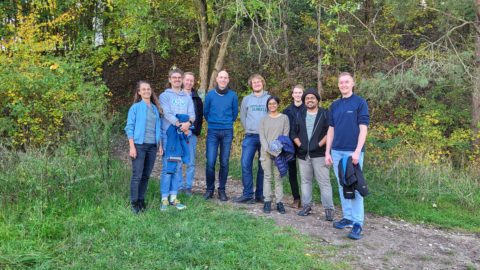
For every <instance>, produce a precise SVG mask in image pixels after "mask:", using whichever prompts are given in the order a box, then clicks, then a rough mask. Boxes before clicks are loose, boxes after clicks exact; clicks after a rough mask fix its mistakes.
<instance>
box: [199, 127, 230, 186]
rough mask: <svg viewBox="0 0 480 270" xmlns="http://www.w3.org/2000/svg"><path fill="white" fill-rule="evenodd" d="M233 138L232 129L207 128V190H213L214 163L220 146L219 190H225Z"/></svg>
mask: <svg viewBox="0 0 480 270" xmlns="http://www.w3.org/2000/svg"><path fill="white" fill-rule="evenodd" d="M232 140H233V129H208V132H207V166H206V174H205V175H206V180H207V191H214V190H215V163H216V162H217V153H218V148H219V147H220V172H219V173H218V178H219V187H218V189H219V190H225V185H226V184H227V176H228V160H229V159H230V148H231V146H232Z"/></svg>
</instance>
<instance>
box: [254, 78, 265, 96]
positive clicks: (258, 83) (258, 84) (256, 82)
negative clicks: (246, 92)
mask: <svg viewBox="0 0 480 270" xmlns="http://www.w3.org/2000/svg"><path fill="white" fill-rule="evenodd" d="M252 89H253V92H255V93H258V92H261V91H262V90H263V82H262V80H261V79H259V78H254V79H252Z"/></svg>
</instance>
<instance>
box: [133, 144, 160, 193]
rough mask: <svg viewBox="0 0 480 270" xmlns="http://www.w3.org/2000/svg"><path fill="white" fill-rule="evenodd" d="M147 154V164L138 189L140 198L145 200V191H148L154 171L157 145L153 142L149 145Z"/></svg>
mask: <svg viewBox="0 0 480 270" xmlns="http://www.w3.org/2000/svg"><path fill="white" fill-rule="evenodd" d="M146 150H147V151H146V154H145V166H144V167H143V173H142V181H141V182H140V187H139V190H138V200H139V201H144V200H145V193H146V191H147V186H148V179H149V178H150V174H151V173H152V170H153V166H154V165H155V159H156V158H157V146H156V145H155V144H151V145H148V146H147V149H146Z"/></svg>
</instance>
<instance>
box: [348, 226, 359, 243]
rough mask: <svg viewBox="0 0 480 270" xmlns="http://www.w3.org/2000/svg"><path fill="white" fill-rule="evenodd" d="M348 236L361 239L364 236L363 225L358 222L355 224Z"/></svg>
mask: <svg viewBox="0 0 480 270" xmlns="http://www.w3.org/2000/svg"><path fill="white" fill-rule="evenodd" d="M347 237H348V238H350V239H353V240H360V239H361V238H362V226H360V224H358V223H355V224H353V228H352V231H350V233H349V234H348V235H347Z"/></svg>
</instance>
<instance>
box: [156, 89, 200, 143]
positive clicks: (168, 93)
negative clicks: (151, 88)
mask: <svg viewBox="0 0 480 270" xmlns="http://www.w3.org/2000/svg"><path fill="white" fill-rule="evenodd" d="M160 106H162V109H163V117H162V132H163V135H166V133H167V130H168V128H169V127H170V125H174V124H175V123H176V122H177V121H178V119H177V117H176V115H177V114H186V115H188V116H189V117H190V121H192V122H193V121H195V109H194V107H193V101H192V97H191V96H190V95H188V94H187V93H185V92H184V91H183V90H181V91H180V92H178V93H176V92H175V91H174V90H173V89H171V88H168V89H166V90H165V91H164V92H163V93H162V94H160Z"/></svg>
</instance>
